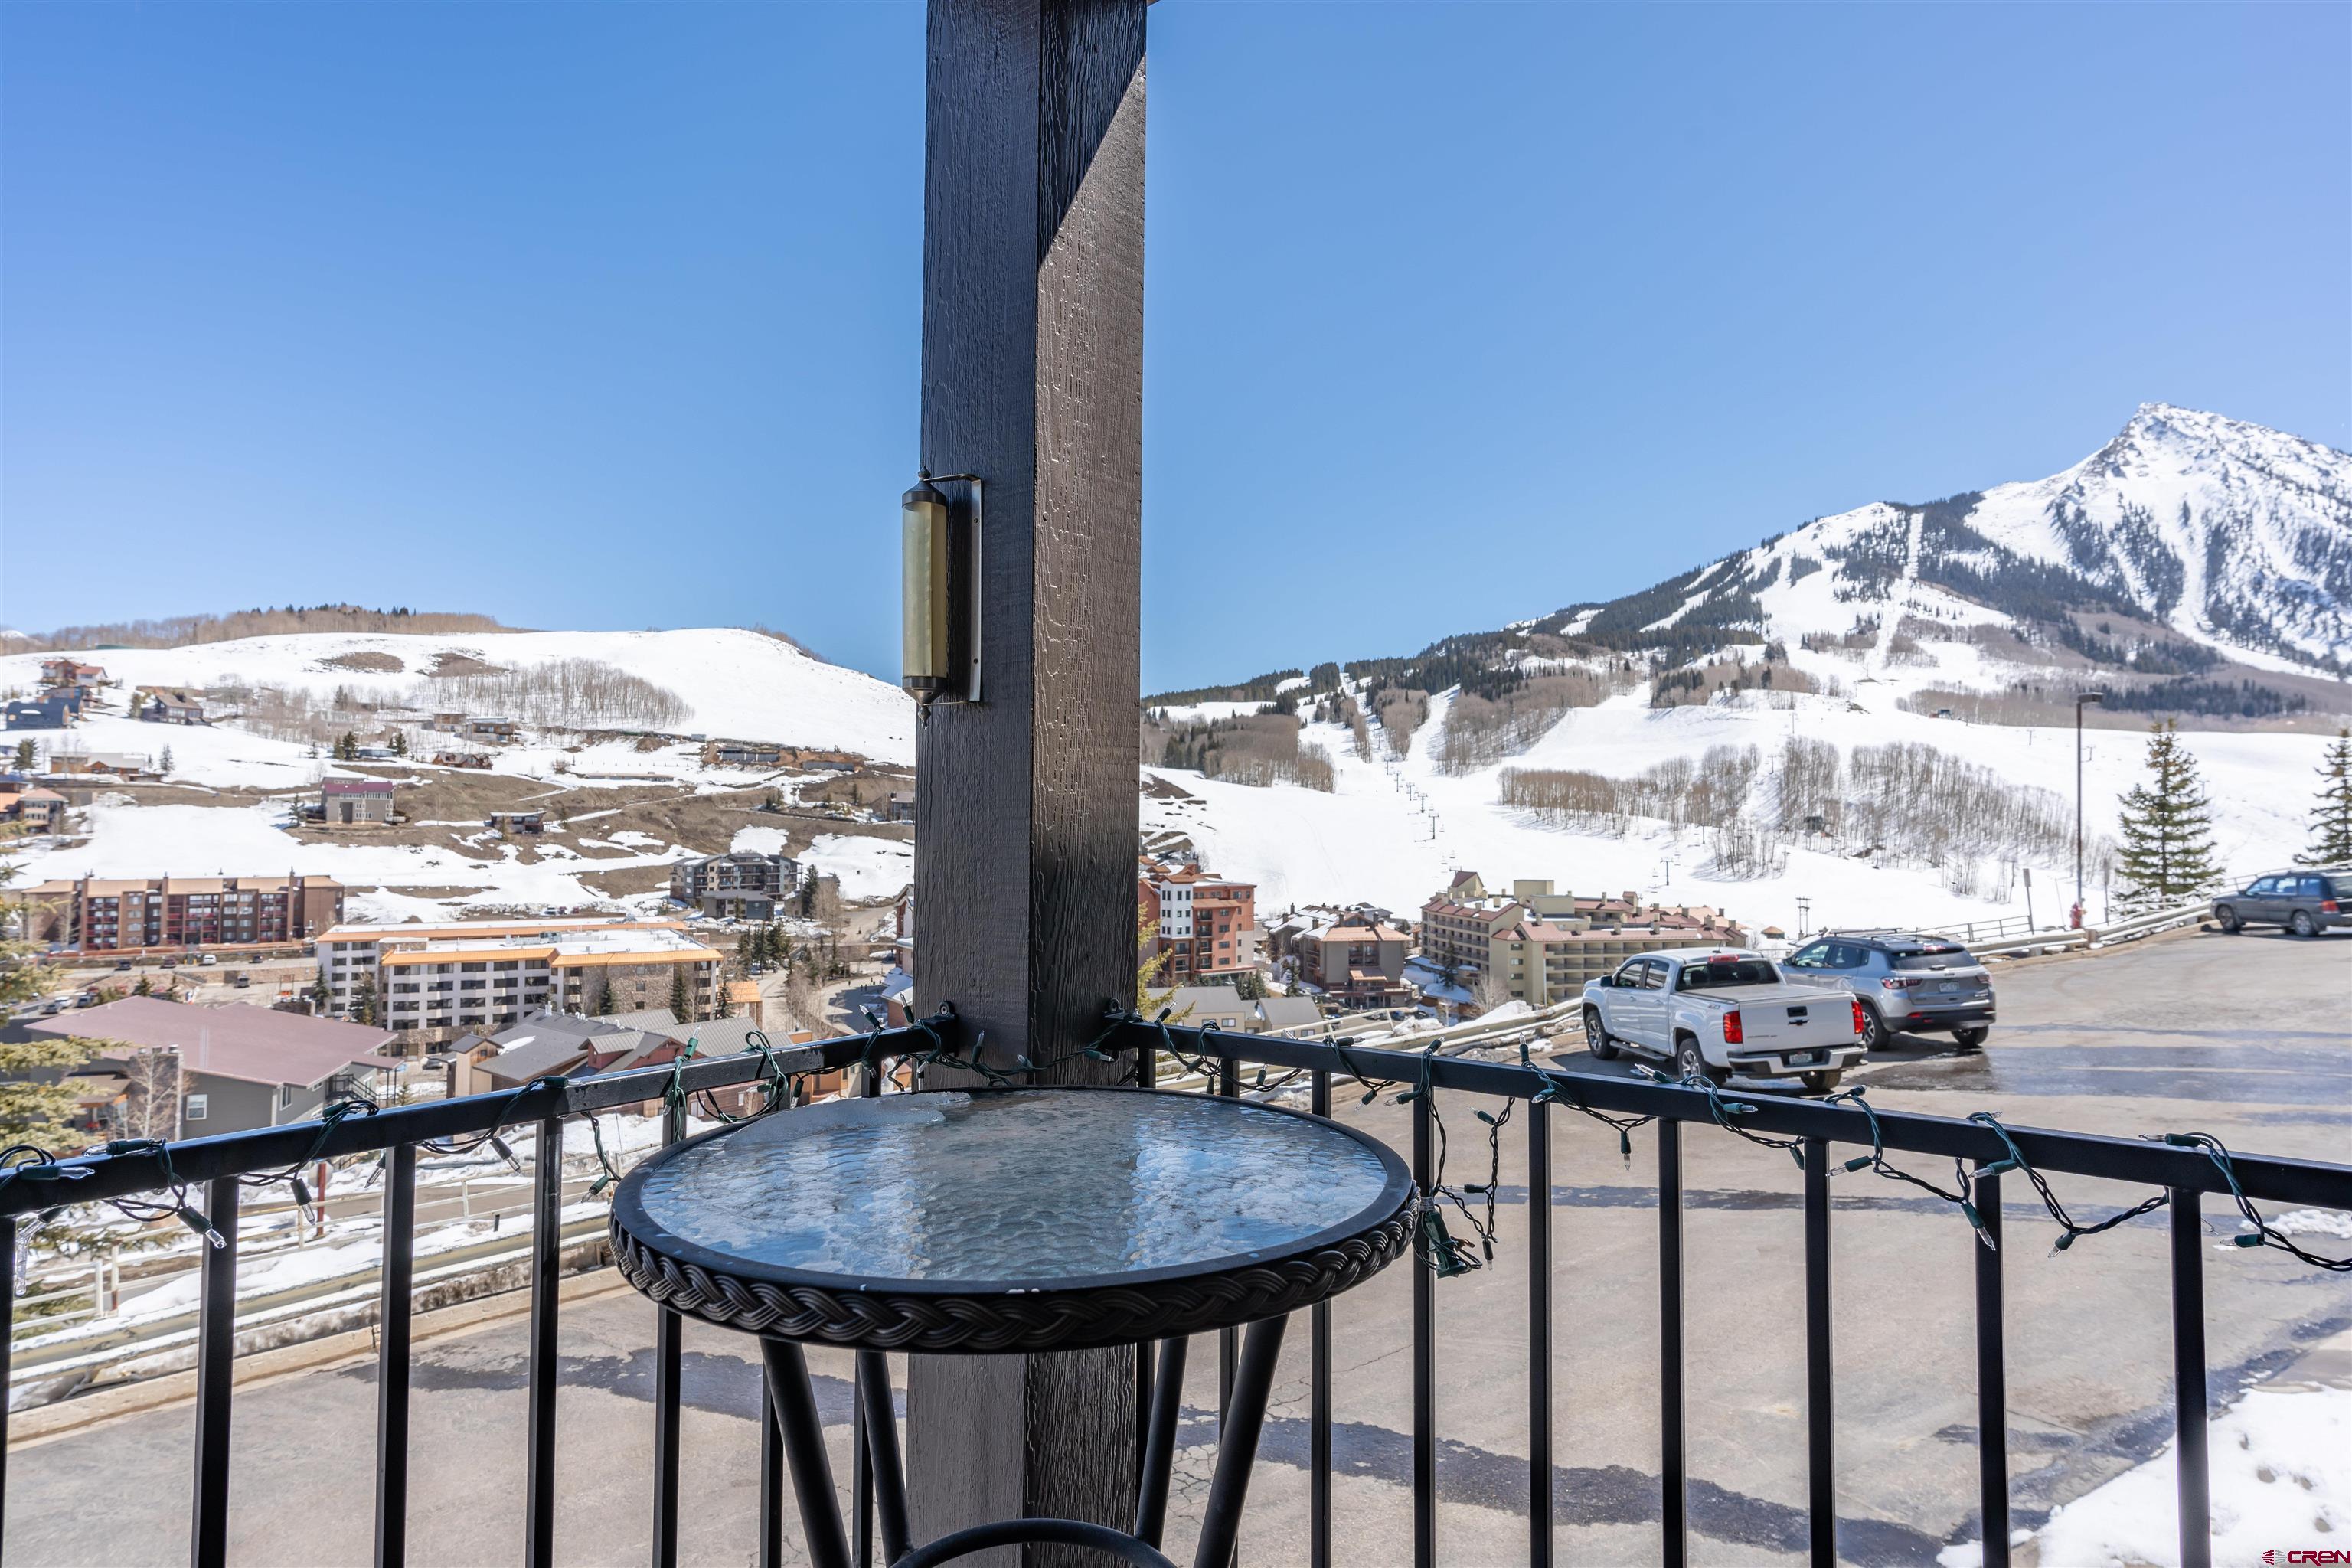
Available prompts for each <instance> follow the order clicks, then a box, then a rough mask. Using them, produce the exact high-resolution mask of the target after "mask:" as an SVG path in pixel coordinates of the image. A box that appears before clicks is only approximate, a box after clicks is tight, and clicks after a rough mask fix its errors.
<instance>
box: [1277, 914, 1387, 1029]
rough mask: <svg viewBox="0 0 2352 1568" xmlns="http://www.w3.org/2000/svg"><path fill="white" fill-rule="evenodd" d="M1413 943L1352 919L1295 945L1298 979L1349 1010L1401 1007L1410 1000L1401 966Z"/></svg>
mask: <svg viewBox="0 0 2352 1568" xmlns="http://www.w3.org/2000/svg"><path fill="white" fill-rule="evenodd" d="M1411 946H1412V939H1411V938H1409V937H1407V936H1406V935H1405V933H1404V932H1402V931H1399V930H1397V929H1396V928H1395V927H1394V926H1391V925H1385V924H1382V923H1381V922H1379V921H1370V920H1365V919H1362V918H1352V919H1349V920H1345V921H1339V922H1338V923H1337V924H1334V925H1328V926H1323V927H1320V928H1318V929H1317V930H1314V931H1307V932H1305V933H1304V934H1302V935H1301V936H1299V937H1298V938H1297V941H1296V942H1295V943H1294V952H1296V953H1297V958H1298V971H1299V976H1300V978H1301V979H1304V980H1305V981H1306V982H1307V984H1310V985H1313V986H1315V987H1316V988H1318V990H1320V991H1321V992H1322V993H1323V994H1324V995H1326V996H1328V997H1329V998H1330V999H1331V1000H1333V1001H1335V1002H1338V1003H1339V1004H1340V1005H1343V1006H1348V1007H1402V1006H1407V1005H1411V1003H1412V1000H1413V992H1412V986H1410V985H1408V984H1405V978H1404V961H1405V953H1406V950H1407V949H1408V948H1410V947H1411Z"/></svg>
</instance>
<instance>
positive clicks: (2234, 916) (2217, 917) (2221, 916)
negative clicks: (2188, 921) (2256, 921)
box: [2213, 904, 2246, 936]
mask: <svg viewBox="0 0 2352 1568" xmlns="http://www.w3.org/2000/svg"><path fill="white" fill-rule="evenodd" d="M2213 919H2214V921H2216V922H2218V923H2219V924H2220V926H2221V929H2222V930H2223V931H2228V932H2229V933H2230V934H2231V936H2235V935H2237V934H2238V933H2239V932H2240V931H2243V930H2245V929H2246V922H2245V921H2242V920H2240V919H2239V918H2238V911H2237V910H2233V909H2231V907H2230V906H2229V905H2227V904H2223V905H2222V906H2221V908H2220V909H2218V910H2214V911H2213Z"/></svg>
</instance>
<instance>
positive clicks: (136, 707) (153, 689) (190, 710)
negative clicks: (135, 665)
mask: <svg viewBox="0 0 2352 1568" xmlns="http://www.w3.org/2000/svg"><path fill="white" fill-rule="evenodd" d="M132 692H133V696H134V698H135V700H134V701H133V703H132V704H131V707H132V710H133V711H134V712H136V713H137V714H138V716H139V718H140V720H141V721H142V722H145V723H149V724H201V723H203V722H204V721H205V696H204V693H203V692H201V691H190V690H189V689H187V688H185V687H184V686H141V687H135V688H133V689H132Z"/></svg>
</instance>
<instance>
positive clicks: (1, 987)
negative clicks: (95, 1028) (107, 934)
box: [0, 833, 98, 1152]
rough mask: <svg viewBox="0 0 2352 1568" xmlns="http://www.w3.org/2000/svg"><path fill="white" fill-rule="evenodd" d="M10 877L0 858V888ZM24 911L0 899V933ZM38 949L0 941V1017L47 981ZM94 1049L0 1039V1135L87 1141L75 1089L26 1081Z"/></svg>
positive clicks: (57, 1143) (12, 870) (41, 1039)
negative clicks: (77, 1125) (76, 1122)
mask: <svg viewBox="0 0 2352 1568" xmlns="http://www.w3.org/2000/svg"><path fill="white" fill-rule="evenodd" d="M13 836H14V835H13V833H12V834H11V835H10V837H13ZM14 880H16V867H15V866H13V865H10V864H8V863H7V862H5V861H0V886H5V884H7V883H9V882H12V881H14ZM25 916H26V906H25V905H24V904H23V903H22V902H21V901H19V900H5V901H0V931H5V930H8V929H11V927H12V926H16V921H20V920H22V919H23V918H25ZM16 929H20V930H21V929H23V928H22V927H21V926H16ZM39 952H40V946H39V944H38V943H37V942H0V1016H5V1015H7V1014H9V1013H12V1012H14V1011H15V1010H16V1004H17V1003H19V1002H27V1001H30V1000H32V999H33V998H34V997H36V996H38V995H40V994H43V993H44V992H46V991H47V989H48V987H49V985H50V984H52V977H51V975H50V973H49V972H48V971H47V970H46V969H44V968H43V967H41V965H40V963H39V962H38V954H39ZM97 1049H98V1042H97V1041H95V1040H77V1039H57V1038H53V1037H49V1036H47V1035H33V1036H31V1037H29V1038H26V1039H22V1040H10V1041H0V1139H5V1141H6V1142H10V1143H32V1144H36V1145H37V1146H39V1147H41V1148H44V1149H48V1150H52V1151H59V1152H62V1151H65V1150H69V1149H73V1148H76V1147H79V1145H80V1144H82V1143H84V1142H88V1141H89V1135H88V1134H87V1133H79V1132H77V1131H74V1126H73V1119H74V1115H75V1112H76V1110H77V1107H76V1100H77V1099H78V1096H77V1095H76V1092H75V1091H74V1090H73V1089H68V1088H67V1087H65V1085H64V1084H62V1083H40V1082H35V1081H31V1079H32V1076H33V1074H34V1072H35V1070H36V1069H37V1068H74V1067H79V1066H80V1065H81V1064H82V1063H84V1062H86V1061H88V1060H89V1058H90V1057H91V1056H92V1055H93V1054H95V1053H96V1051H97Z"/></svg>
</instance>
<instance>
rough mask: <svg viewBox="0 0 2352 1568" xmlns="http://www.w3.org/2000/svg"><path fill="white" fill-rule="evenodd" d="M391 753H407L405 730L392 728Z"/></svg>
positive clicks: (403, 754)
mask: <svg viewBox="0 0 2352 1568" xmlns="http://www.w3.org/2000/svg"><path fill="white" fill-rule="evenodd" d="M392 754H393V755H394V756H395V757H404V756H406V755H408V731H405V730H394V731H393V732H392Z"/></svg>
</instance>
